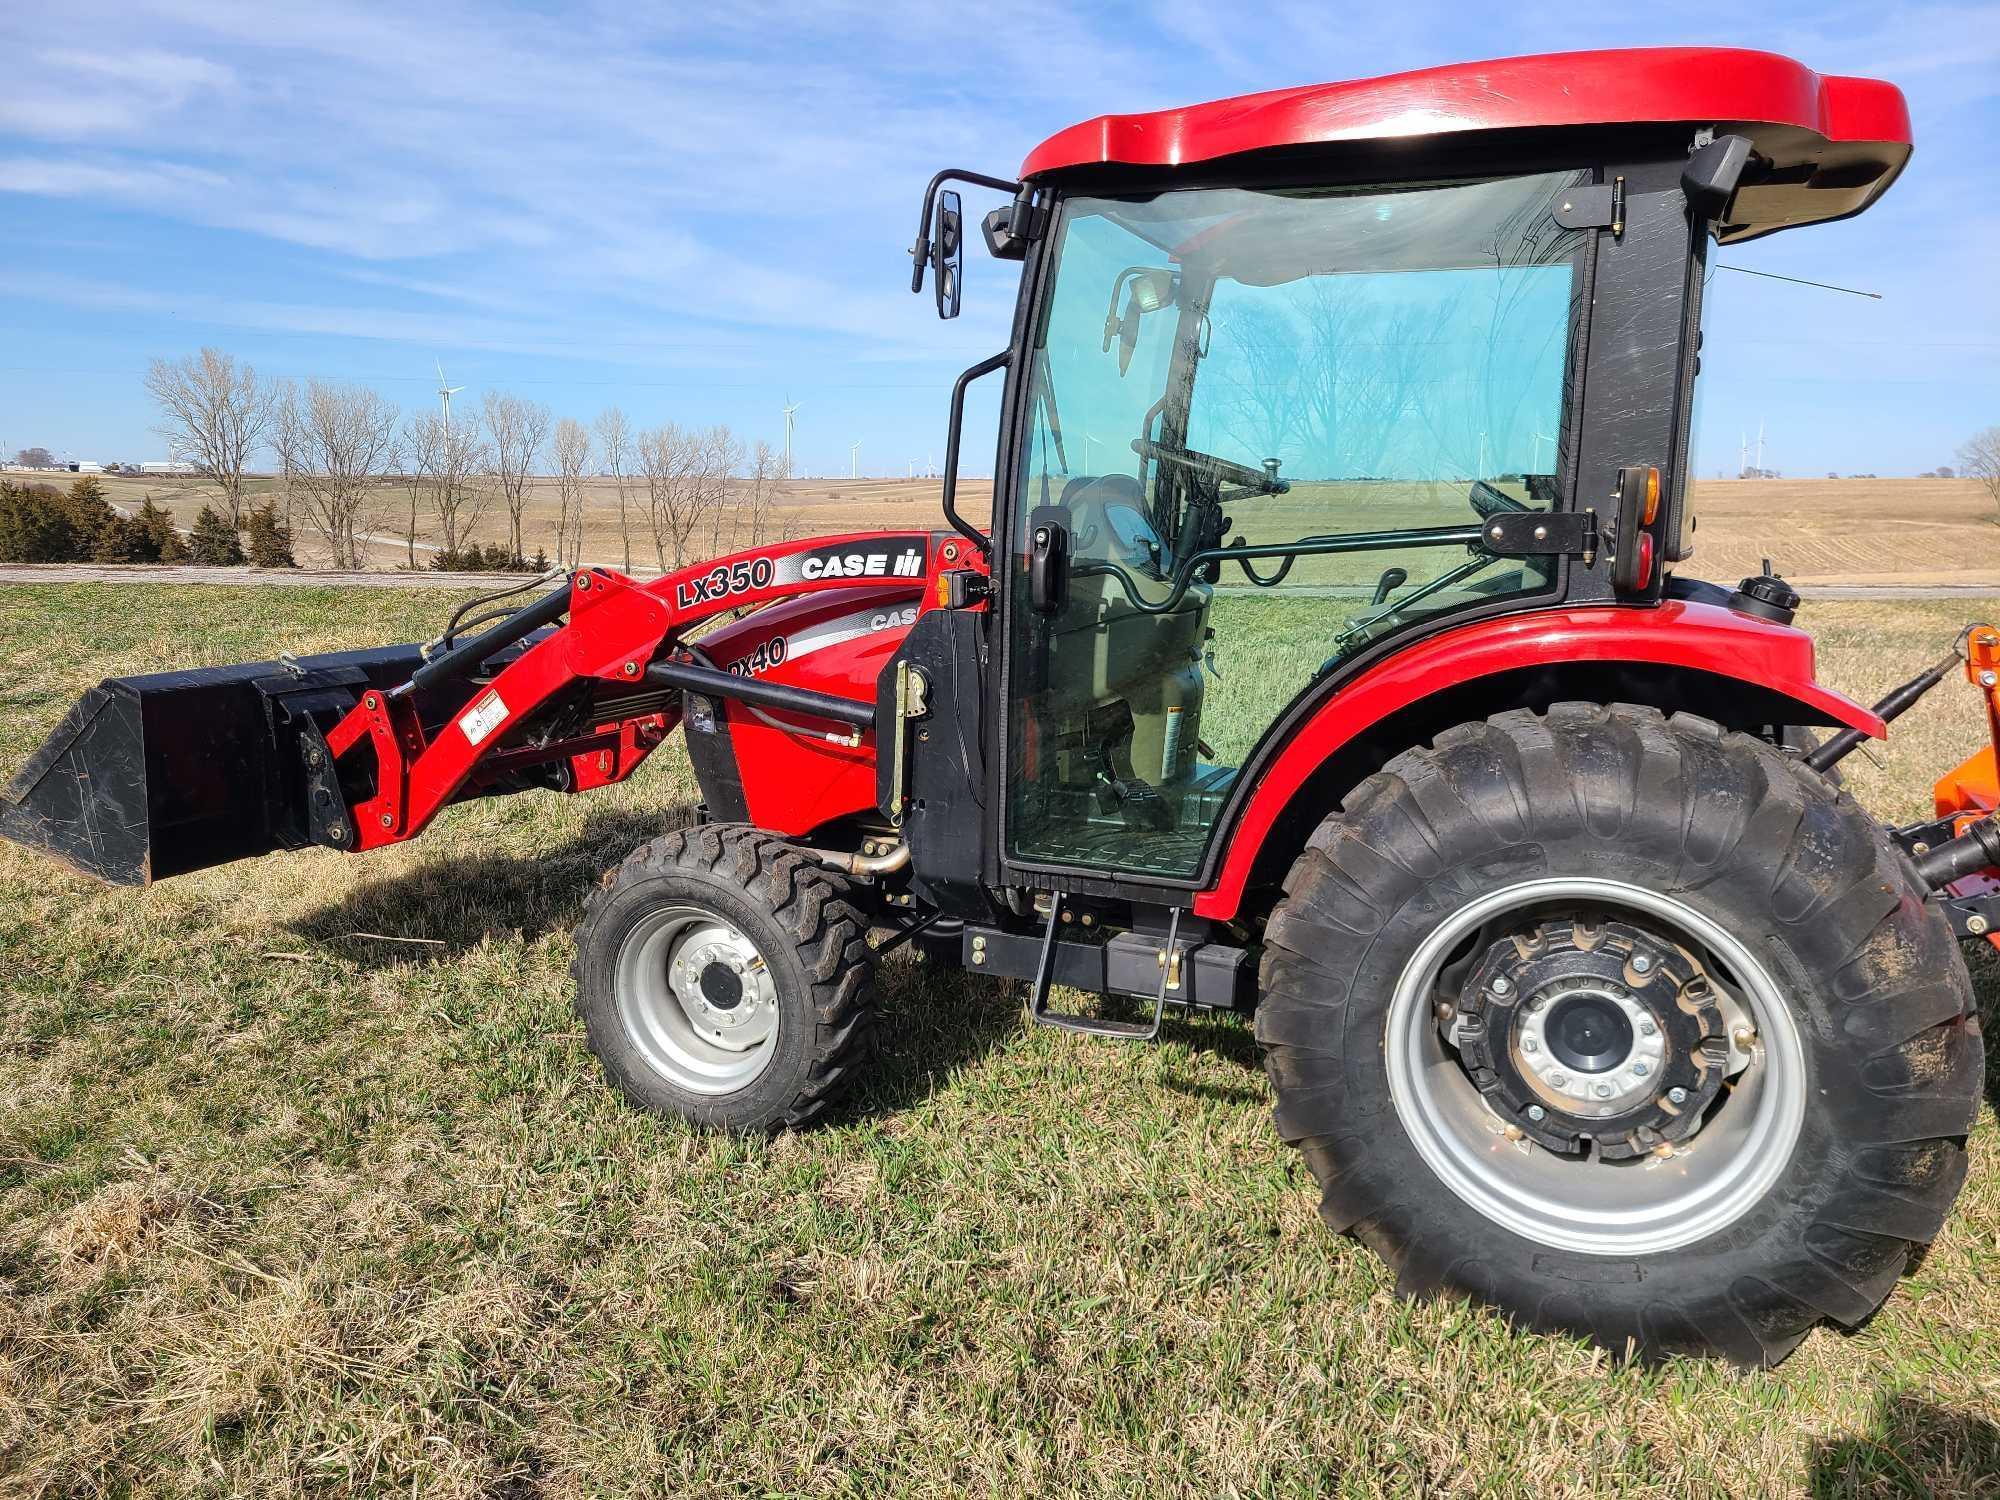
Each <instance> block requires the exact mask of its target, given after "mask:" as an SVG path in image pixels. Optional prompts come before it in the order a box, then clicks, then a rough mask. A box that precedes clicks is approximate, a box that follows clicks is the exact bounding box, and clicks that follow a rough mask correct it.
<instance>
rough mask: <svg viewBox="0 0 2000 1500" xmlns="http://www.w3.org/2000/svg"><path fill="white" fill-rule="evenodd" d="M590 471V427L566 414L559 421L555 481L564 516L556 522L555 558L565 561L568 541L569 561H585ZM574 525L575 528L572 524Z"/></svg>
mask: <svg viewBox="0 0 2000 1500" xmlns="http://www.w3.org/2000/svg"><path fill="white" fill-rule="evenodd" d="M589 473H590V429H589V428H588V427H586V426H584V425H583V423H581V422H578V421H575V420H573V419H571V418H569V417H564V418H563V419H562V420H561V421H560V422H558V423H556V483H557V485H558V487H559V488H560V490H561V492H562V516H561V519H560V520H559V521H558V522H557V524H556V562H557V563H558V564H560V563H561V562H562V561H563V557H564V553H565V547H566V544H568V543H569V542H571V541H572V540H573V542H574V545H569V546H567V552H568V557H569V560H570V562H572V563H581V562H582V561H583V496H584V489H585V484H584V481H585V477H586V476H587V475H588V474H589ZM572 527H574V532H572V530H571V528H572Z"/></svg>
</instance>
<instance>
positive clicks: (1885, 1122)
mask: <svg viewBox="0 0 2000 1500" xmlns="http://www.w3.org/2000/svg"><path fill="white" fill-rule="evenodd" d="M1266 939H1267V940H1266V948H1265V957H1264V961H1263V968H1262V972H1261V984H1262V991H1263V994H1262V1000H1261V1004H1260V1007H1259V1010H1258V1016H1257V1034H1258V1038H1259V1040H1260V1041H1261V1042H1262V1043H1263V1045H1264V1047H1265V1049H1266V1062H1267V1067H1268V1069H1269V1072H1270V1076H1271V1080H1272V1083H1273V1085H1274V1088H1275V1090H1276V1094H1277V1121H1278V1126H1279V1129H1280V1131H1281V1133H1282V1134H1283V1135H1284V1136H1285V1137H1286V1139H1288V1140H1291V1141H1293V1142H1294V1143H1296V1144H1297V1145H1298V1146H1299V1148H1300V1149H1301V1151H1302V1152H1303V1153H1304V1155H1305V1158H1306V1160H1307V1162H1308V1163H1309V1164H1310V1166H1311V1168H1312V1170H1313V1172H1314V1174H1315V1176H1316V1177H1317V1178H1318V1180H1319V1183H1320V1186H1321V1212H1322V1216H1323V1217H1324V1218H1325V1220H1326V1222H1327V1223H1328V1224H1329V1225H1330V1226H1331V1227H1332V1228H1333V1229H1335V1230H1336V1231H1340V1232H1349V1233H1352V1234H1354V1235H1355V1236H1357V1237H1358V1238H1360V1239H1361V1240H1362V1241H1364V1242H1365V1243H1366V1244H1368V1245H1369V1246H1370V1247H1372V1248H1373V1249H1374V1250H1375V1251H1376V1252H1377V1253H1379V1254H1380V1255H1381V1256H1382V1258H1383V1259H1384V1260H1385V1261H1387V1262H1388V1264H1389V1265H1390V1266H1391V1267H1393V1268H1394V1270H1395V1272H1396V1281H1397V1286H1398V1289H1399V1290H1400V1291H1402V1292H1404V1293H1405V1294H1408V1295H1419V1296H1421V1295H1437V1294H1449V1295H1459V1296H1466V1297H1470V1298H1473V1299H1475V1300H1478V1301H1481V1302H1484V1303H1487V1304H1490V1305H1492V1306H1494V1307H1497V1308H1499V1309H1501V1310H1503V1311H1504V1312H1506V1313H1507V1314H1508V1315H1509V1316H1511V1317H1512V1318H1513V1319H1515V1320H1516V1321H1517V1322H1519V1323H1521V1324H1523V1325H1526V1326H1529V1327H1534V1328H1539V1329H1547V1330H1562V1331H1568V1332H1571V1333H1575V1334H1579V1335H1582V1336H1584V1337H1587V1338H1590V1339H1593V1340H1595V1341H1596V1342H1598V1343H1599V1344H1601V1345H1603V1346H1605V1347H1606V1348H1609V1349H1611V1350H1613V1351H1618V1352H1624V1351H1627V1350H1630V1351H1636V1352H1637V1353H1639V1354H1641V1355H1642V1356H1646V1357H1655V1356H1660V1355H1665V1354H1669V1353H1676V1352H1688V1353H1700V1354H1715V1355H1722V1356H1725V1357H1727V1358H1729V1359H1731V1360H1734V1361H1736V1362H1738V1363H1741V1364H1746V1365H1764V1364H1771V1363H1775V1362H1776V1361H1778V1360H1780V1359H1782V1358H1783V1357H1784V1356H1785V1355H1786V1354H1787V1353H1788V1352H1789V1351H1790V1350H1791V1349H1792V1348H1793V1346H1794V1345H1796V1344H1797V1343H1798V1342H1799V1340H1800V1339H1802V1338H1803V1337H1804V1336H1805V1334H1806V1333H1807V1331H1808V1330H1809V1329H1810V1328H1811V1327H1812V1326H1813V1325H1814V1324H1815V1323H1817V1322H1818V1321H1819V1320H1820V1319H1822V1318H1831V1319H1833V1320H1834V1321H1836V1322H1838V1323H1842V1324H1845V1325H1849V1326H1852V1325H1855V1324H1858V1323H1860V1322H1861V1321H1863V1320H1864V1319H1866V1318H1867V1317H1868V1316H1870V1315H1871V1314H1872V1313H1873V1312H1874V1311H1875V1310H1876V1309H1877V1308H1878V1307H1879V1306H1880V1305H1881V1304H1882V1302H1883V1301H1884V1299H1886V1298H1887V1296H1888V1295H1889V1293H1890V1292H1891V1290H1892V1289H1893V1288H1894V1286H1895V1284H1896V1281H1897V1278H1898V1277H1899V1275H1900V1274H1901V1273H1902V1271H1903V1269H1904V1266H1905V1264H1906V1262H1907V1260H1908V1258H1909V1255H1910V1252H1911V1250H1912V1248H1913V1247H1914V1246H1918V1245H1921V1244H1923V1243H1925V1242H1927V1241H1928V1240H1930V1239H1931V1238H1932V1236H1934V1235H1935V1234H1936V1233H1937V1230H1938V1228H1939V1226H1940V1224H1941V1223H1942V1222H1943V1219H1944V1215H1945V1213H1946V1211H1947V1210H1948V1209H1949V1207H1950V1205H1951V1202H1952V1200H1953V1198H1954V1197H1955V1195H1956V1194H1957V1191H1958V1188H1959V1185H1960V1183H1961V1182H1962V1181H1963V1178H1964V1175H1965V1150H1964V1138H1965V1135H1966V1132H1967V1131H1968V1130H1969V1129H1970V1127H1971V1124H1972V1121H1973V1119H1974V1116H1975V1114H1976V1111H1977V1105H1978V1099H1979V1088H1980V1077H1981V1069H1982V1064H1983V1059H1982V1054H1981V1049H1980V1037H1979V1028H1978V1022H1977V1019H1976V1017H1975V1015H1974V1012H1973V1008H1972V992H1971V982H1970V979H1969V977H1968V975H1967V973H1966V968H1965V963H1964V960H1963V959H1962V958H1961V956H1960V955H1959V952H1958V947H1957V944H1956V942H1955V941H1954V939H1953V938H1952V936H1951V933H1950V931H1949V930H1948V928H1947V927H1946V925H1945V923H1944V922H1943V920H1942V919H1941V918H1940V917H1939V916H1938V914H1937V913H1936V912H1935V911H1934V910H1932V909H1931V908H1930V907H1929V906H1928V905H1927V904H1926V903H1925V901H1924V899H1923V893H1922V891H1921V889H1920V888H1919V887H1918V885H1917V884H1916V882H1915V880H1914V877H1913V875H1912V873H1911V871H1910V868H1909V864H1908V861H1907V860H1906V859H1904V858H1903V857H1902V855H1901V854H1900V853H1898V852H1897V851H1896V850H1895V849H1894V848H1893V847H1892V846H1891V845H1890V844H1889V842H1888V840H1887V839H1886V838H1885V837H1884V836H1883V834H1882V833H1881V831H1880V830H1879V829H1878V828H1877V827H1876V825H1875V824H1874V823H1873V822H1872V821H1871V820H1870V819H1869V818H1868V817H1867V815H1866V814H1865V813H1864V812H1863V811H1862V810H1861V809H1860V808H1859V807H1858V806H1857V805H1856V804H1855V803H1854V802H1853V801H1852V799H1851V798H1849V797H1847V796H1846V795H1844V794H1842V793H1841V792H1839V791H1838V790H1836V789H1835V788H1833V787H1832V786H1830V785H1828V784H1827V782H1826V781H1825V780H1824V778H1821V777H1818V776H1815V775H1814V774H1813V773H1811V772H1810V771H1808V770H1806V769H1804V768H1803V767H1801V766H1799V765H1797V764H1795V763H1792V762H1790V761H1788V760H1787V758H1786V757H1785V756H1784V755H1783V754H1782V752H1780V751H1778V750H1776V749H1775V748H1773V747H1772V746H1770V745H1768V744H1766V743H1764V742H1762V741H1759V740H1756V739H1753V738H1751V737H1749V736H1747V735H1741V734H1733V733H1725V732H1723V731H1721V730H1719V729H1718V728H1717V727H1716V726H1714V725H1713V724H1710V723H1708V722H1707V721H1705V720H1701V719H1696V718H1693V717H1691V716H1687V715H1676V716H1675V717H1674V718H1672V719H1666V718H1663V717H1661V715H1659V714H1658V713H1656V712H1654V711H1652V710H1650V709H1640V708H1631V707H1622V706H1621V707H1611V708H1605V707H1601V706H1597V705H1587V704H1561V705H1557V706H1556V707H1554V708H1552V709H1551V710H1550V711H1549V712H1548V713H1547V714H1535V713H1531V712H1527V711H1518V712H1513V713H1507V714H1502V715H1499V716H1497V717H1495V718H1493V719H1491V720H1488V721H1486V722H1484V723H1474V724H1466V725H1461V726H1460V727H1458V728H1456V729H1453V730H1451V731H1448V732H1447V733H1445V734H1443V735H1440V736H1439V737H1438V739H1437V741H1436V742H1435V744H1434V745H1431V746H1426V747H1422V748H1419V749H1415V750H1411V751H1408V752H1406V753H1405V754H1403V755H1401V756H1399V757H1397V758H1396V759H1395V760H1394V761H1392V762H1390V764H1389V765H1388V766H1387V767H1386V768H1385V769H1384V770H1383V771H1382V772H1381V773H1380V774H1378V775H1376V776H1373V777H1371V778H1369V780H1367V781H1366V782H1364V783H1362V784H1361V785H1360V786H1359V787H1357V788H1356V789H1355V790H1354V791H1353V792H1352V793H1351V794H1350V795H1349V796H1348V798H1347V799H1346V802H1345V803H1344V805H1343V807H1342V809H1341V810H1340V812H1338V813H1336V814H1334V815H1332V816H1330V817H1328V818H1327V819H1326V821H1325V822H1324V823H1322V824H1321V825H1320V827H1319V829H1318V830H1317V831H1316V832H1315V833H1314V835H1313V836H1312V838H1311V840H1310V842H1309V844H1308V846H1307V848H1306V849H1305V851H1304V852H1303V853H1302V854H1301V855H1300V857H1299V859H1298V861H1297V862H1296V864H1295V865H1294V866H1293V868H1292V870H1291V872H1290V875H1289V876H1288V877H1287V879H1286V882H1285V896H1284V899H1283V900H1282V901H1281V902H1280V904H1279V905H1278V907H1277V909H1276V910H1275V911H1274V912H1273V914H1272V916H1271V919H1270V922H1269V925H1268V929H1267V933H1266Z"/></svg>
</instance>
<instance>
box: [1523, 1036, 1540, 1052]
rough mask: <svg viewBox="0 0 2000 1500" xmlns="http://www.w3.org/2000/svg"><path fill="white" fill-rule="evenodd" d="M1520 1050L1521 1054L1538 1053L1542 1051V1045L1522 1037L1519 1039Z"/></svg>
mask: <svg viewBox="0 0 2000 1500" xmlns="http://www.w3.org/2000/svg"><path fill="white" fill-rule="evenodd" d="M1521 1050H1522V1051H1523V1052H1539V1051H1541V1050H1542V1044H1541V1043H1540V1042H1538V1041H1536V1040H1535V1039H1534V1038H1533V1037H1531V1036H1524V1037H1522V1038H1521Z"/></svg>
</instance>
